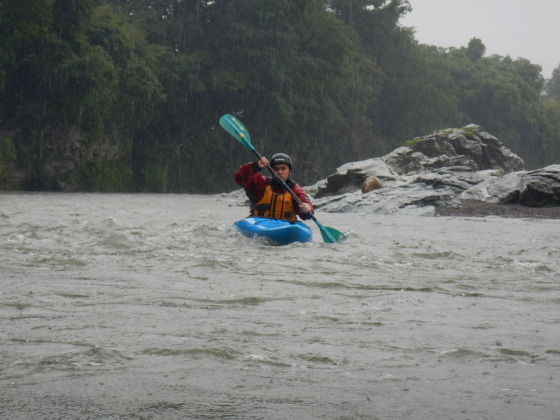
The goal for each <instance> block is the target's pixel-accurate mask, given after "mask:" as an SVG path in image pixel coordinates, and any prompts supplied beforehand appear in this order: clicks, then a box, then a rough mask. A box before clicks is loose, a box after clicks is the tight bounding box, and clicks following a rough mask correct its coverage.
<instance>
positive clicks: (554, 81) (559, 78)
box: [546, 65, 560, 101]
mask: <svg viewBox="0 0 560 420" xmlns="http://www.w3.org/2000/svg"><path fill="white" fill-rule="evenodd" d="M546 95H547V96H548V97H553V98H556V99H558V100H559V101H560V65H559V66H558V67H556V68H555V69H554V71H553V72H552V77H551V78H550V79H549V80H547V82H546Z"/></svg>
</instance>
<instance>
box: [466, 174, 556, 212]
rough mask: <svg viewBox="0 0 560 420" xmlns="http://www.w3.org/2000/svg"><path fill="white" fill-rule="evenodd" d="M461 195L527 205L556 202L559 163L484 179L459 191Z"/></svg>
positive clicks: (492, 201)
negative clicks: (461, 191)
mask: <svg viewBox="0 0 560 420" xmlns="http://www.w3.org/2000/svg"><path fill="white" fill-rule="evenodd" d="M461 198H462V199H467V200H477V201H485V202H488V203H493V204H508V203H519V204H521V205H523V206H528V207H543V206H559V205H560V165H550V166H547V167H546V168H543V169H538V170H535V171H529V172H524V171H522V172H515V173H511V174H508V175H506V176H503V177H499V178H494V179H488V180H486V181H484V182H481V183H479V184H477V185H475V186H473V187H471V188H469V189H467V190H466V191H464V192H463V193H462V194H461Z"/></svg>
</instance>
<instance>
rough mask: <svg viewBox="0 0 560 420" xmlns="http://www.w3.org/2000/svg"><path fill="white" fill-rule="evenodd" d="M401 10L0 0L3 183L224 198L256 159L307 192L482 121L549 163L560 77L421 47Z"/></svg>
mask: <svg viewBox="0 0 560 420" xmlns="http://www.w3.org/2000/svg"><path fill="white" fill-rule="evenodd" d="M409 9H410V7H409V5H408V2H407V1H406V0H328V1H327V0H217V1H200V0H174V1H171V0H2V1H1V2H0V188H1V189H25V190H67V191H152V192H196V193H200V192H220V191H226V190H230V189H232V188H234V184H233V181H232V173H233V171H234V170H235V169H236V168H237V167H238V166H239V165H240V164H242V163H244V162H246V161H249V160H251V159H252V156H251V154H250V153H248V150H247V149H245V148H244V147H243V146H241V145H240V144H239V143H237V142H235V140H233V139H232V138H231V137H230V136H229V135H227V133H225V132H224V131H223V130H222V129H221V128H220V127H219V124H218V120H219V118H220V116H221V115H223V114H226V113H231V114H235V115H237V116H238V117H239V118H240V119H241V120H242V121H243V122H244V124H245V125H246V126H247V127H248V129H249V130H250V132H251V137H252V139H253V143H254V145H255V147H257V149H258V150H259V151H261V152H262V153H263V154H265V155H268V156H269V155H271V154H273V153H275V152H277V151H283V152H286V153H289V154H291V155H292V157H293V158H294V160H295V172H296V173H295V178H296V179H297V180H298V181H299V182H300V183H301V184H303V185H306V184H309V183H312V182H314V181H316V180H317V179H319V178H321V177H324V176H326V175H327V174H329V173H332V172H333V171H334V170H335V168H336V167H337V166H339V165H340V164H342V163H345V162H348V161H354V160H362V159H367V158H370V157H374V156H380V155H382V154H385V153H386V152H388V151H390V150H392V149H394V148H395V147H398V146H400V145H403V144H404V143H405V141H407V140H409V139H411V138H413V137H416V136H421V135H424V134H427V133H429V132H431V131H434V130H437V129H442V128H447V127H461V126H464V125H466V124H469V123H476V124H478V125H481V126H482V127H483V128H484V129H485V130H486V131H488V132H490V133H492V134H494V135H496V136H497V137H499V138H500V140H502V141H503V142H504V143H505V144H506V145H507V146H508V147H509V148H511V149H512V150H513V151H514V152H515V153H517V154H519V155H520V156H521V157H523V158H524V159H525V163H526V167H527V168H535V167H541V166H544V165H547V164H550V163H557V162H560V88H559V86H560V67H559V68H558V69H556V71H555V72H554V74H553V77H552V79H551V80H548V81H545V80H544V78H543V76H542V73H541V68H540V66H539V65H536V64H533V63H531V62H529V61H528V60H526V59H523V58H521V59H516V60H513V59H511V58H510V57H509V56H506V57H502V56H486V55H485V46H484V43H483V41H482V40H479V39H476V38H474V39H472V40H471V41H470V43H469V44H468V45H465V46H458V47H457V48H452V49H443V48H438V47H436V46H428V45H422V44H419V43H418V42H417V41H416V39H415V37H414V33H413V31H412V30H411V29H409V28H403V27H401V26H400V24H399V19H400V17H402V16H403V15H404V14H405V13H407V12H408V11H409Z"/></svg>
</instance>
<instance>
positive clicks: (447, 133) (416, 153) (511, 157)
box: [306, 124, 560, 215]
mask: <svg viewBox="0 0 560 420" xmlns="http://www.w3.org/2000/svg"><path fill="white" fill-rule="evenodd" d="M523 165H524V163H523V159H521V158H520V157H519V156H517V155H516V154H515V153H513V152H512V151H511V150H509V149H508V148H507V147H505V146H504V145H503V143H502V142H501V141H500V140H498V139H497V138H496V137H494V136H493V135H491V134H489V133H487V132H485V131H484V130H483V129H482V128H481V127H480V126H477V125H474V124H471V125H468V126H466V127H463V128H461V129H449V130H444V131H439V132H436V133H432V134H429V135H427V136H425V137H419V138H415V139H413V140H411V141H409V142H407V144H406V146H403V147H399V148H398V149H396V150H394V151H393V152H391V153H389V154H388V155H386V156H383V157H379V158H372V159H368V160H364V161H359V162H352V163H348V164H345V165H343V166H341V167H340V168H338V169H337V171H336V173H334V174H332V175H330V176H329V177H327V178H326V179H324V180H322V181H320V182H318V183H317V184H315V185H313V186H310V187H307V188H306V189H307V191H308V192H309V193H310V194H311V195H313V196H314V197H315V204H316V206H317V207H318V208H321V209H322V210H323V211H333V212H366V213H380V214H421V215H435V207H442V206H456V205H458V203H459V202H460V200H478V201H483V202H487V203H497V204H501V203H519V204H522V205H524V206H558V205H560V165H551V166H548V167H546V168H543V169H539V170H536V171H523ZM373 179H375V180H376V181H375V182H374V184H372V185H375V186H378V188H369V187H367V185H368V183H371V182H372V180H373ZM379 187H382V188H379Z"/></svg>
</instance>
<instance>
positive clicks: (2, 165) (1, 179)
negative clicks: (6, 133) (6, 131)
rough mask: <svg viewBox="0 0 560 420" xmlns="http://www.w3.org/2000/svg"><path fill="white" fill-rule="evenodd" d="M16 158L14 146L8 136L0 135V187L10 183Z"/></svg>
mask: <svg viewBox="0 0 560 420" xmlns="http://www.w3.org/2000/svg"><path fill="white" fill-rule="evenodd" d="M16 160H17V153H16V147H15V145H14V143H13V141H12V140H11V139H10V138H7V137H2V136H0V188H6V187H7V186H8V185H9V184H10V181H11V179H10V177H11V176H12V174H13V172H14V168H15V164H16Z"/></svg>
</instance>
